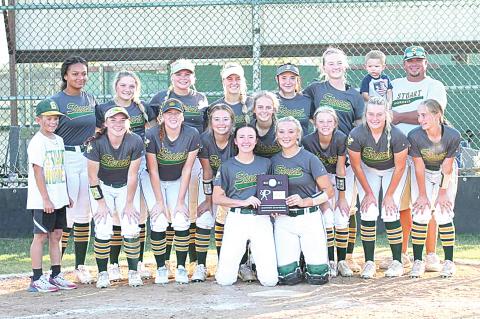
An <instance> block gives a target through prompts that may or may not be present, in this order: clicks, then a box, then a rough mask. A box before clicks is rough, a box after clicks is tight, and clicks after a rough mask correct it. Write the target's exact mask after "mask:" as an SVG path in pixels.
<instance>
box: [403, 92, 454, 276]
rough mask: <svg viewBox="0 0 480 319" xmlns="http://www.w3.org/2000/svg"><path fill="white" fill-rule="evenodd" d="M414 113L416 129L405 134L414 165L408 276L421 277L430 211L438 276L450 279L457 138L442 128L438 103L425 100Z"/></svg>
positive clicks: (444, 125)
mask: <svg viewBox="0 0 480 319" xmlns="http://www.w3.org/2000/svg"><path fill="white" fill-rule="evenodd" d="M417 111H418V122H419V124H420V127H418V128H415V129H413V130H412V131H410V133H409V134H408V140H409V142H410V144H411V146H410V151H409V154H410V156H411V157H412V159H413V164H414V166H413V167H412V174H411V176H412V200H413V201H414V203H413V227H412V243H413V255H414V259H415V261H414V263H413V266H412V271H411V273H410V276H411V277H421V276H422V275H423V273H424V272H425V264H424V262H423V256H422V254H423V246H424V245H425V240H426V237H427V228H428V222H429V221H430V219H431V216H432V212H433V217H434V218H435V220H436V222H437V224H438V232H439V233H440V239H441V241H442V246H443V250H444V252H445V262H444V263H443V268H442V271H441V272H440V275H441V276H442V277H451V276H453V275H454V274H455V264H454V262H453V247H454V244H455V226H454V224H453V217H454V205H455V196H456V195H457V168H456V165H455V155H456V154H457V152H458V151H459V145H460V140H461V135H460V133H459V132H458V131H457V130H456V129H454V128H452V127H450V126H447V125H446V122H445V119H444V114H443V108H442V106H441V105H440V103H438V101H436V100H432V99H429V100H425V101H424V102H422V103H421V104H420V105H419V106H418V109H417Z"/></svg>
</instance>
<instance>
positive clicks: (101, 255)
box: [93, 237, 110, 272]
mask: <svg viewBox="0 0 480 319" xmlns="http://www.w3.org/2000/svg"><path fill="white" fill-rule="evenodd" d="M93 251H94V253H95V259H96V260H97V267H98V272H102V271H107V264H108V256H109V255H110V240H109V239H107V240H105V239H98V238H97V237H95V239H94V242H93Z"/></svg>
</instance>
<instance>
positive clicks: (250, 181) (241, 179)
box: [234, 172, 257, 190]
mask: <svg viewBox="0 0 480 319" xmlns="http://www.w3.org/2000/svg"><path fill="white" fill-rule="evenodd" d="M234 185H235V189H236V190H242V189H247V188H250V187H254V186H256V185H257V175H250V174H248V173H245V172H238V173H237V174H236V175H235V183H234Z"/></svg>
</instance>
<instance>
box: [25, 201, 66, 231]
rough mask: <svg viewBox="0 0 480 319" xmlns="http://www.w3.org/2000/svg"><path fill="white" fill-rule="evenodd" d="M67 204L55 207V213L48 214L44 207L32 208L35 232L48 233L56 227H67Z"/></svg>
mask: <svg viewBox="0 0 480 319" xmlns="http://www.w3.org/2000/svg"><path fill="white" fill-rule="evenodd" d="M66 208H67V206H64V207H62V208H59V209H55V210H54V211H53V213H51V214H47V213H45V212H44V211H43V209H32V210H31V211H32V217H33V233H34V234H46V233H51V232H53V231H54V230H55V229H63V228H65V227H67V209H66Z"/></svg>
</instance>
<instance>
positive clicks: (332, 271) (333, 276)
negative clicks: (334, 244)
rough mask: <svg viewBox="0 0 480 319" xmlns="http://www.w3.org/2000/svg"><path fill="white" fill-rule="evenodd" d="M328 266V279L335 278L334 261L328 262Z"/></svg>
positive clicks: (335, 268)
mask: <svg viewBox="0 0 480 319" xmlns="http://www.w3.org/2000/svg"><path fill="white" fill-rule="evenodd" d="M328 266H329V267H330V277H332V278H335V277H337V263H336V262H335V261H334V260H330V261H329V263H328Z"/></svg>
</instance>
